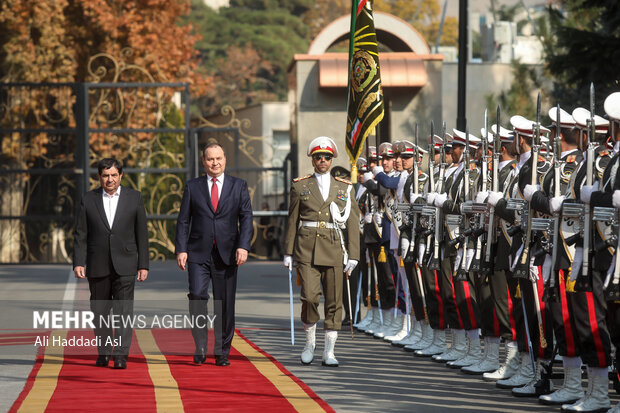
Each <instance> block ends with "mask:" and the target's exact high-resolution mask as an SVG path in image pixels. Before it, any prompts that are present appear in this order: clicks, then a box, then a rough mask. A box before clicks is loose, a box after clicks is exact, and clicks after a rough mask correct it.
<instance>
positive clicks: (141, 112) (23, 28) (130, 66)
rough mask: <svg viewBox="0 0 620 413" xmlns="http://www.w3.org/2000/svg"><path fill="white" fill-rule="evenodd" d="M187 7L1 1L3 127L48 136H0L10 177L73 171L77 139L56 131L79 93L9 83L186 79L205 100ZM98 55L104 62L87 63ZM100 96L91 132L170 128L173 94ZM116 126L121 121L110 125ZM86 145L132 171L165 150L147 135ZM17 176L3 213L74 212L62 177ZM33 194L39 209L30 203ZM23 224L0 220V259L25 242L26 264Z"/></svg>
mask: <svg viewBox="0 0 620 413" xmlns="http://www.w3.org/2000/svg"><path fill="white" fill-rule="evenodd" d="M189 10H190V9H189V0H124V1H119V0H37V1H32V0H4V1H2V2H0V81H1V82H2V83H4V84H5V86H4V87H3V88H2V89H1V91H0V125H1V126H3V127H10V128H34V129H39V128H41V129H47V130H48V131H45V132H36V133H18V132H14V133H10V134H4V135H2V136H0V138H1V140H2V148H1V149H2V152H1V153H0V157H1V159H0V165H1V166H2V167H3V168H9V169H14V170H20V169H29V168H33V167H38V168H53V167H61V168H62V167H64V168H74V167H75V166H76V160H75V153H76V146H77V142H76V140H75V136H73V135H66V134H65V135H61V134H59V133H56V132H54V128H65V129H66V128H72V127H75V126H76V121H75V117H74V115H73V110H74V109H75V94H74V93H73V91H72V90H71V88H69V87H55V86H49V87H37V88H34V87H33V88H30V89H28V90H26V89H24V88H19V87H13V88H9V87H7V86H6V84H7V83H11V82H34V83H40V82H50V83H55V82H56V83H57V82H98V81H109V82H189V83H190V85H191V86H190V87H191V89H192V92H193V93H194V94H201V93H205V91H206V90H207V89H208V88H209V87H210V86H211V85H212V79H211V78H210V77H209V76H208V75H205V74H204V73H203V72H201V70H200V69H199V65H198V63H199V61H198V57H199V56H198V52H197V51H196V49H195V48H194V44H195V42H196V41H197V39H198V37H197V36H196V35H195V34H193V31H192V26H191V24H188V23H187V22H184V21H182V17H183V16H184V15H186V14H187V13H188V12H189ZM93 56H99V57H98V58H97V59H95V60H92V61H91V58H92V57H93ZM89 62H90V64H89ZM103 93H107V95H97V94H91V95H89V98H90V100H91V113H90V115H91V116H90V117H89V122H91V125H92V123H93V122H94V123H95V124H97V125H99V124H100V123H102V122H105V121H107V122H108V123H107V124H105V125H104V126H107V127H158V126H172V125H163V124H162V119H163V118H164V117H165V116H167V114H168V113H170V111H171V110H172V109H171V107H170V106H169V103H168V102H170V100H171V99H172V96H173V91H172V90H166V89H162V90H161V91H160V90H157V91H155V90H154V89H152V88H151V89H146V90H142V91H140V90H133V91H129V92H128V93H127V94H125V95H123V96H121V95H120V93H117V94H114V93H112V92H109V91H104V92H103ZM101 96H103V98H104V99H107V98H109V102H111V103H109V104H106V105H100V107H102V108H103V110H101V111H100V112H97V109H96V104H95V103H101V102H102V100H101ZM118 102H122V104H123V105H122V106H121V105H120V104H119V103H118ZM115 105H116V106H115ZM77 109H79V108H77ZM114 111H117V112H118V113H113V112H114ZM123 111H125V112H124V113H122V112H123ZM130 111H131V116H130V115H129V113H130ZM117 114H119V116H117V117H116V118H115V116H116V115H117ZM111 120H117V121H118V122H120V123H117V124H114V125H113V124H111V123H110V121H111ZM177 123H178V122H177ZM171 139H173V141H175V140H176V141H177V142H176V143H178V144H180V145H181V149H182V151H181V153H182V154H183V155H184V142H183V141H182V140H180V141H179V140H178V137H177V136H175V137H172V138H171ZM89 142H90V148H91V158H94V157H97V156H101V155H105V156H117V157H119V158H120V159H122V160H124V161H127V160H129V162H128V163H129V165H128V166H134V167H139V166H142V167H147V166H150V167H156V166H159V165H153V164H151V163H150V162H153V160H154V159H156V157H155V156H154V155H153V154H154V153H155V151H156V150H160V149H159V148H157V149H155V148H156V147H157V145H155V144H154V142H159V146H167V145H166V144H162V142H161V137H160V136H153V134H151V135H150V136H149V135H147V134H145V133H142V134H110V133H108V134H91V136H90V137H89ZM172 143H173V144H174V143H175V142H172ZM177 146H178V145H177ZM164 149H165V148H164ZM164 151H165V150H164ZM93 154H94V156H93ZM91 162H94V159H91ZM157 162H168V163H170V162H169V161H157ZM126 164H127V162H126ZM11 174H12V175H11ZM11 174H3V175H1V176H0V178H1V182H0V196H2V199H0V204H1V209H2V210H1V211H0V214H1V215H27V214H35V215H36V214H50V213H51V211H50V210H49V209H50V207H54V208H56V207H58V208H59V210H58V211H61V212H58V211H57V212H56V213H61V214H67V213H68V214H71V213H72V208H73V207H74V206H73V205H67V202H70V200H69V201H67V199H68V198H69V195H67V191H69V192H71V191H72V190H67V186H66V185H67V182H68V180H67V179H64V178H62V177H60V178H58V177H59V175H54V176H55V177H56V178H54V179H55V180H52V179H51V178H47V177H44V176H43V175H36V174H28V173H19V174H15V173H11ZM48 176H49V175H48ZM63 185H64V186H63ZM73 185H74V184H73ZM74 186H75V185H74ZM69 187H70V184H69ZM61 193H64V198H62V196H61ZM35 196H37V197H38V198H37V200H38V202H34V201H33V199H30V200H28V199H27V198H28V197H35ZM7 200H8V201H7ZM62 202H64V204H62V205H61V203H62ZM55 203H58V204H57V205H54V204H55ZM33 208H34V209H33ZM37 208H38V209H37ZM9 209H10V211H8V210H9ZM7 222H8V226H7V225H6V224H7ZM16 225H17V226H16ZM19 225H21V224H20V223H19V222H18V221H2V222H0V226H1V228H0V235H1V236H2V241H1V242H0V244H2V247H1V248H0V261H11V262H14V261H16V259H15V257H16V256H15V250H14V249H13V250H11V251H10V252H8V253H7V252H6V251H5V250H4V249H5V248H8V247H11V246H13V245H14V244H17V245H18V248H19V245H20V243H21V246H22V248H21V249H22V252H20V253H19V255H20V257H19V259H20V260H23V259H25V260H28V259H29V257H28V254H29V253H28V251H27V252H26V253H24V252H23V250H24V248H28V246H24V245H25V244H24V241H23V237H22V238H21V240H20V233H22V234H23V233H31V232H33V230H32V229H29V230H23V229H20V227H19ZM28 225H30V224H28ZM28 228H30V227H28ZM34 231H35V232H37V231H38V232H39V233H40V234H43V235H45V234H46V231H47V229H46V228H42V227H39V228H36V229H35V230H34ZM50 233H51V232H50ZM35 235H37V234H35ZM27 236H28V234H27ZM38 241H40V242H41V243H44V241H45V240H38ZM33 248H34V246H33ZM35 249H38V250H41V249H42V247H41V246H37V247H36V248H35ZM32 254H36V252H33V253H32Z"/></svg>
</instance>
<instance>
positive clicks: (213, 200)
mask: <svg viewBox="0 0 620 413" xmlns="http://www.w3.org/2000/svg"><path fill="white" fill-rule="evenodd" d="M219 200H220V194H219V191H218V189H217V179H215V178H213V186H212V187H211V204H212V205H213V211H217V203H218V202H219Z"/></svg>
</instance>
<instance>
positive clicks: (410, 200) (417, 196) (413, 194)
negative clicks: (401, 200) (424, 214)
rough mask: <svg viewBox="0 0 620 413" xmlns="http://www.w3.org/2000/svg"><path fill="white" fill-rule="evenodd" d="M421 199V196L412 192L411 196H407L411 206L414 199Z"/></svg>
mask: <svg viewBox="0 0 620 413" xmlns="http://www.w3.org/2000/svg"><path fill="white" fill-rule="evenodd" d="M421 197H422V195H420V194H416V193H415V192H412V193H411V195H409V202H410V203H412V204H413V203H414V202H415V200H416V199H418V198H421Z"/></svg>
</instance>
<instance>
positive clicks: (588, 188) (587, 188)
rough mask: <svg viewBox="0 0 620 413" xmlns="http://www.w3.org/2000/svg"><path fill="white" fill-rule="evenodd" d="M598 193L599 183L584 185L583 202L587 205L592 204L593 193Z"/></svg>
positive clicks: (582, 190)
mask: <svg viewBox="0 0 620 413" xmlns="http://www.w3.org/2000/svg"><path fill="white" fill-rule="evenodd" d="M596 191H598V181H596V182H595V183H594V185H584V186H582V187H581V193H580V194H581V200H582V201H583V202H585V203H586V204H589V203H590V198H591V197H592V192H596Z"/></svg>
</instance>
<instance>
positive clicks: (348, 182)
mask: <svg viewBox="0 0 620 413" xmlns="http://www.w3.org/2000/svg"><path fill="white" fill-rule="evenodd" d="M334 179H335V180H336V181H340V182H344V183H345V184H347V185H353V182H351V181H349V180H348V179H344V178H341V177H339V176H335V177H334Z"/></svg>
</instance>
